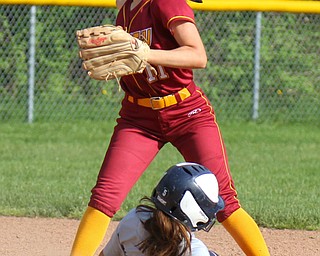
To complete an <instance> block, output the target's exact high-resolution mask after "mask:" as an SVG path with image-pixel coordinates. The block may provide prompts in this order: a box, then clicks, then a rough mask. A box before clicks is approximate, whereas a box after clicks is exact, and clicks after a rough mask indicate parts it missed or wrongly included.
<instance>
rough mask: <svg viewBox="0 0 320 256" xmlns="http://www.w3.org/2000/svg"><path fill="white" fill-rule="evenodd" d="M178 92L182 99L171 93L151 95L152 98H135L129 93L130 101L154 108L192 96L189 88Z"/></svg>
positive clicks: (170, 104)
mask: <svg viewBox="0 0 320 256" xmlns="http://www.w3.org/2000/svg"><path fill="white" fill-rule="evenodd" d="M177 94H179V96H180V100H179V99H177V96H176V95H175V94H170V95H167V96H164V97H151V98H142V99H141V98H140V99H135V98H134V97H132V96H130V95H128V101H130V102H131V103H136V104H138V105H139V106H142V107H147V108H152V109H153V110H157V109H163V108H166V107H169V106H172V105H175V104H177V103H178V102H180V101H183V100H185V99H186V98H188V97H190V96H191V93H190V91H189V90H188V89H187V88H183V89H182V90H180V91H178V92H177Z"/></svg>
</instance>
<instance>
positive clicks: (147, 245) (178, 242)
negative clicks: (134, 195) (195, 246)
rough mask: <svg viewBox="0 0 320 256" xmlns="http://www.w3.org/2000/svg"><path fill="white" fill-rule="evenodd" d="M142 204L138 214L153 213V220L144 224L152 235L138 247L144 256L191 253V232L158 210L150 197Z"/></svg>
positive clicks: (172, 255)
mask: <svg viewBox="0 0 320 256" xmlns="http://www.w3.org/2000/svg"><path fill="white" fill-rule="evenodd" d="M142 202H146V203H142ZM140 203H141V204H140V205H138V206H137V209H136V211H137V212H150V213H152V215H151V218H149V219H148V220H146V221H145V222H143V225H144V228H145V229H146V230H147V231H148V232H149V234H150V235H149V237H147V238H146V239H145V240H143V241H142V242H140V243H139V244H138V245H137V247H138V248H139V250H140V251H141V252H142V253H144V255H146V256H154V255H157V256H183V255H185V253H186V252H187V251H189V252H191V232H190V230H189V229H188V228H187V227H186V226H185V225H183V224H182V223H180V222H179V221H178V220H176V219H174V218H172V217H170V216H168V215H166V214H165V213H164V212H162V211H161V210H158V209H157V208H156V207H155V206H154V204H153V203H152V201H151V199H150V198H148V197H143V198H142V199H141V200H140Z"/></svg>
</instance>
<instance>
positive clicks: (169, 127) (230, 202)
mask: <svg viewBox="0 0 320 256" xmlns="http://www.w3.org/2000/svg"><path fill="white" fill-rule="evenodd" d="M117 6H118V8H119V13H118V16H117V20H116V24H117V25H120V26H122V27H123V28H124V29H125V30H126V31H127V32H129V33H131V34H132V35H133V36H135V37H138V38H140V39H143V40H146V41H147V42H148V44H149V46H150V48H151V51H150V56H149V58H148V62H149V63H150V64H151V65H152V66H153V67H154V68H155V70H156V71H157V72H156V73H155V72H153V71H152V70H151V69H150V68H149V67H147V68H146V69H145V70H144V72H143V73H142V74H135V75H129V76H125V77H122V79H121V81H120V83H121V87H122V89H123V90H124V92H125V97H124V99H123V101H122V107H121V110H120V113H119V114H120V117H119V118H118V119H117V125H116V127H115V128H114V133H113V136H112V138H111V141H110V145H109V148H108V150H107V152H106V155H105V158H104V161H103V163H102V166H101V169H100V172H99V175H98V179H97V183H96V185H95V187H94V188H93V189H92V195H91V199H90V202H89V205H88V208H87V210H86V212H85V214H84V216H83V217H82V220H81V223H80V226H79V228H78V232H77V235H76V238H75V241H74V244H73V248H72V252H71V255H93V254H94V252H95V251H96V249H97V248H98V246H99V245H100V243H101V241H102V239H103V237H104V234H105V232H106V230H107V227H108V225H109V222H110V220H111V218H112V217H113V215H114V214H115V213H116V212H117V211H118V210H119V208H120V206H121V204H122V202H123V201H124V199H125V198H126V196H127V194H128V192H129V191H130V189H131V188H132V187H133V185H134V184H135V183H136V181H137V180H138V179H139V177H140V176H141V174H142V173H143V172H144V171H145V170H146V168H147V167H148V166H149V164H150V163H151V161H152V160H153V159H154V157H155V156H156V154H157V153H158V152H159V150H160V149H161V148H162V147H163V146H164V145H165V144H166V143H171V144H172V145H173V146H174V147H176V148H177V150H178V151H179V152H180V153H181V154H182V156H183V157H184V159H185V160H186V161H188V162H195V163H199V164H201V165H204V166H206V167H207V168H208V169H210V170H212V171H213V172H214V174H215V175H216V177H217V179H218V182H219V190H220V195H221V197H222V198H223V200H224V201H225V208H224V210H223V211H220V212H219V213H218V215H217V219H218V221H219V222H221V223H222V225H223V226H224V227H225V228H226V229H227V230H228V232H229V233H230V234H231V235H232V236H233V238H234V239H235V241H236V242H237V243H238V244H239V246H240V247H241V249H242V250H243V251H244V253H245V254H246V255H269V252H268V249H267V246H266V244H265V241H264V238H263V236H262V234H261V233H260V230H259V228H258V226H257V224H256V223H255V221H254V220H253V219H252V218H251V217H250V215H248V214H247V213H246V212H245V211H244V210H243V209H242V208H241V206H240V204H239V200H238V199H237V192H236V189H235V187H234V183H233V180H232V177H231V174H230V170H229V166H228V159H227V153H226V150H225V147H224V143H223V139H222V136H221V133H220V129H219V127H218V124H217V122H216V118H215V113H214V110H213V107H212V106H211V104H210V102H209V100H208V99H207V97H206V96H205V94H204V93H203V91H202V90H201V89H200V88H199V87H198V86H197V85H196V84H195V83H194V81H193V73H192V69H197V68H205V66H206V63H207V56H206V52H205V48H204V46H203V43H202V40H201V37H200V35H199V32H198V30H197V27H196V25H195V20H194V13H193V10H192V9H191V8H190V7H189V5H188V4H187V3H186V0H166V1H164V0H127V1H123V0H120V1H119V2H117Z"/></svg>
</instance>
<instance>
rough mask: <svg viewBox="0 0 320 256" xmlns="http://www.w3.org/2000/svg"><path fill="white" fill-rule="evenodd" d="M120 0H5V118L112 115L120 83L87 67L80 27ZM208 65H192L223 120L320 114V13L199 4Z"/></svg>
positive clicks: (1, 33) (1, 82)
mask: <svg viewBox="0 0 320 256" xmlns="http://www.w3.org/2000/svg"><path fill="white" fill-rule="evenodd" d="M116 14H117V10H116V9H113V8H110V9H108V8H87V7H59V6H41V7H40V6H37V7H35V6H24V5H17V6H15V5H13V6H12V5H10V6H6V5H1V6H0V41H1V42H2V44H1V48H0V120H1V121H18V122H28V121H29V122H40V121H68V120H79V119H82V120H111V119H112V120H113V119H114V118H116V117H117V115H118V110H119V107H120V101H121V99H122V97H123V93H122V91H119V88H118V85H117V83H116V82H115V81H108V82H103V81H94V80H92V79H90V78H89V77H88V76H87V75H86V73H85V71H84V70H82V68H81V60H80V58H78V47H77V44H76V40H75V31H76V30H77V29H81V28H85V27H90V26H97V25H101V24H106V23H114V21H115V17H116ZM195 14H196V19H197V25H198V28H199V30H200V33H201V36H202V39H203V42H204V44H205V47H206V49H207V55H208V60H209V61H208V65H207V68H206V69H204V70H195V72H194V74H195V80H196V82H197V84H198V85H199V86H200V87H201V88H202V89H203V90H204V91H205V92H206V93H207V95H208V97H209V98H210V100H211V101H212V104H213V106H214V108H215V111H216V113H217V116H218V119H219V120H221V119H223V120H250V119H257V120H261V121H277V120H282V121H289V122H306V121H311V122H314V121H319V120H320V15H316V14H291V13H265V12H264V13H259V12H258V13H257V12H204V11H196V12H195Z"/></svg>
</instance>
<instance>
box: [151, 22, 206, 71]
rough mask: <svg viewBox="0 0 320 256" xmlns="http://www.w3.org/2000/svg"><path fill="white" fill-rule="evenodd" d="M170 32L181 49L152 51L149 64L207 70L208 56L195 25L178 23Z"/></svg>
mask: <svg viewBox="0 0 320 256" xmlns="http://www.w3.org/2000/svg"><path fill="white" fill-rule="evenodd" d="M170 30H171V32H172V34H173V36H174V38H175V40H176V41H177V42H178V44H179V45H180V47H178V48H176V49H173V50H155V49H153V50H151V51H150V55H149V58H148V62H149V63H150V64H153V65H162V66H167V67H173V68H192V69H196V68H205V67H206V64H207V54H206V51H205V48H204V45H203V43H202V40H201V37H200V35H199V32H198V29H197V27H196V25H195V24H193V23H192V22H187V21H176V22H173V23H172V24H171V27H170Z"/></svg>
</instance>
